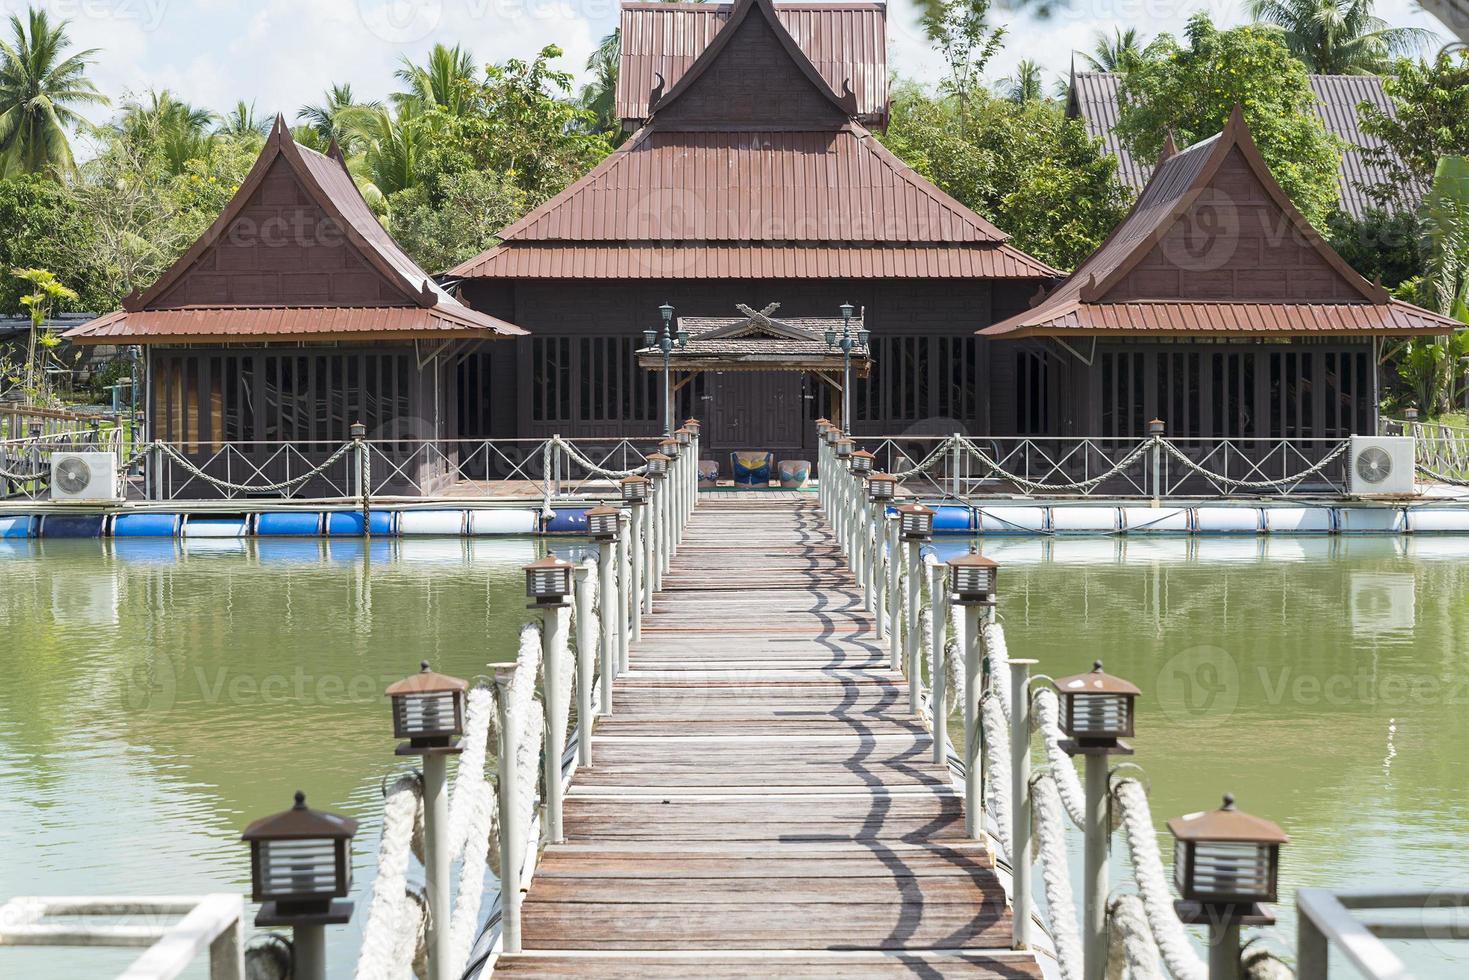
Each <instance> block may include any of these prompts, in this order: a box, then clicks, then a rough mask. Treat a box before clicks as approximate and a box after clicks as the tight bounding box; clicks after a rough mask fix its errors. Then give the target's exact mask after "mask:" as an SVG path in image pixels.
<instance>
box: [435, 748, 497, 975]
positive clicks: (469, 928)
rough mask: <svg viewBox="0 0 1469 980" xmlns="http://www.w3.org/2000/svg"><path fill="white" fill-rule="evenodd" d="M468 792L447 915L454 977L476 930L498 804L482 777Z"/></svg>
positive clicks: (466, 958)
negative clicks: (455, 887)
mask: <svg viewBox="0 0 1469 980" xmlns="http://www.w3.org/2000/svg"><path fill="white" fill-rule="evenodd" d="M466 791H467V792H468V793H469V794H470V795H469V797H468V799H467V800H466V802H465V804H464V810H463V815H464V819H465V822H466V824H467V825H468V826H469V828H470V831H471V832H470V834H469V838H468V841H467V842H466V845H465V848H464V862H463V864H462V865H460V868H459V891H458V894H456V895H455V896H454V911H453V914H452V915H451V916H450V917H449V970H448V973H447V975H448V976H451V977H457V976H459V975H460V974H461V973H463V972H464V967H465V964H467V963H468V962H469V951H470V948H471V947H473V945H474V937H475V935H476V933H478V931H479V907H480V900H481V899H482V898H483V896H484V893H485V871H486V869H487V867H488V863H487V858H488V857H489V850H490V825H491V823H494V822H496V821H497V818H498V816H499V814H498V812H497V811H498V803H497V801H496V799H495V791H494V789H492V788H491V787H490V784H489V783H488V782H486V781H485V780H484V778H483V776H481V778H480V779H479V781H478V782H476V783H473V784H471V785H470V786H469V787H466Z"/></svg>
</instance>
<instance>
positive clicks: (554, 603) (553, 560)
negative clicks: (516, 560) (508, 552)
mask: <svg viewBox="0 0 1469 980" xmlns="http://www.w3.org/2000/svg"><path fill="white" fill-rule="evenodd" d="M575 568H576V566H575V565H573V564H572V563H571V562H569V561H563V560H561V559H560V558H557V557H556V556H555V555H553V554H549V553H548V554H547V555H546V556H545V557H544V558H540V559H537V560H536V561H533V562H531V563H530V564H529V565H526V566H525V596H526V598H527V599H530V600H531V603H530V608H532V609H541V608H545V607H553V608H554V607H559V606H565V605H568V604H569V602H568V599H569V597H570V596H571V589H572V584H571V573H572V571H573V570H574V569H575Z"/></svg>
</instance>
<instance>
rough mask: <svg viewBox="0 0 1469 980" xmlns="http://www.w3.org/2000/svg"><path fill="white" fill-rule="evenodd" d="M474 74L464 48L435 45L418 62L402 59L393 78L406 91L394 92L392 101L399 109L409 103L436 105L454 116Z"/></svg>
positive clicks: (467, 95) (465, 103)
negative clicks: (420, 63)
mask: <svg viewBox="0 0 1469 980" xmlns="http://www.w3.org/2000/svg"><path fill="white" fill-rule="evenodd" d="M478 74H479V73H478V72H477V71H476V70H475V67H474V56H473V55H472V54H470V53H469V52H468V51H466V50H464V49H463V48H461V47H460V46H459V45H457V44H456V45H454V46H453V47H452V48H451V47H447V46H445V45H443V44H435V45H434V47H433V50H432V51H430V52H429V55H428V61H427V62H425V63H424V64H422V65H416V64H414V63H413V62H412V61H410V60H409V59H408V58H407V57H406V56H405V57H404V58H403V60H402V62H401V63H400V65H399V67H398V70H397V71H396V72H394V73H393V77H394V78H396V79H398V81H400V82H402V83H403V84H404V85H406V86H407V91H405V92H400V93H398V94H396V95H394V96H393V97H392V98H393V102H394V103H395V104H396V105H398V106H399V108H400V109H401V108H402V107H403V106H404V105H405V104H407V103H412V104H413V105H412V108H414V109H419V110H425V109H429V108H437V109H440V110H442V111H443V112H445V113H448V114H449V115H451V116H457V115H459V114H461V113H462V112H464V111H465V109H466V108H467V106H468V104H469V98H470V94H471V90H472V88H473V86H474V83H475V81H476V80H477V78H478Z"/></svg>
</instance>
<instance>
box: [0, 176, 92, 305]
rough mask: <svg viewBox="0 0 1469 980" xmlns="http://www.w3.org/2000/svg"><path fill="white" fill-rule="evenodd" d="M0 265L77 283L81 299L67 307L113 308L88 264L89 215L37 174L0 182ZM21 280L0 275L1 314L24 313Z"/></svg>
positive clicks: (65, 192) (60, 187)
mask: <svg viewBox="0 0 1469 980" xmlns="http://www.w3.org/2000/svg"><path fill="white" fill-rule="evenodd" d="M0 228H4V229H5V234H3V235H0V269H16V268H45V269H52V270H55V271H56V273H57V274H58V275H59V276H60V277H61V278H62V279H63V281H65V282H69V283H71V284H73V285H74V286H75V288H76V289H77V291H78V292H79V293H80V298H79V300H78V302H77V304H76V305H75V306H67V307H65V309H66V310H67V311H76V310H105V309H111V308H112V303H113V297H112V295H111V291H110V288H109V286H108V283H107V282H106V279H105V277H104V276H102V275H99V274H98V273H97V272H96V271H95V270H94V269H93V268H92V267H91V266H90V265H89V263H88V262H87V259H86V256H87V255H88V254H89V253H90V252H91V249H92V242H91V240H92V237H93V233H94V232H93V227H92V221H91V216H90V215H88V214H87V213H86V212H84V211H82V210H81V209H79V208H77V207H75V206H74V203H73V200H72V197H71V194H70V193H69V191H68V189H67V188H66V187H64V186H63V185H61V184H59V183H58V182H56V181H55V180H52V179H51V178H49V177H45V176H42V175H40V174H20V175H17V176H15V177H11V178H7V179H4V180H0ZM23 291H24V288H23V283H22V282H21V281H20V280H18V279H16V278H15V277H13V276H4V277H0V313H4V314H5V315H7V316H11V315H16V314H19V313H21V312H23V310H24V307H23V305H22V304H21V302H20V297H21V294H22V292H23Z"/></svg>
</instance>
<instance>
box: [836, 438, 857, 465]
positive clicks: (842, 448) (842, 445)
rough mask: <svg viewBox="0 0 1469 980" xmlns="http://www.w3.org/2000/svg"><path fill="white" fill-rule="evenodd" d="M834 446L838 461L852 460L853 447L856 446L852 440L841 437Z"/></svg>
mask: <svg viewBox="0 0 1469 980" xmlns="http://www.w3.org/2000/svg"><path fill="white" fill-rule="evenodd" d="M832 445H833V446H834V447H836V453H837V459H850V458H851V456H852V446H853V445H855V444H854V443H853V442H852V440H851V439H848V438H847V437H846V436H841V437H840V438H838V439H837V440H836V442H834V443H832Z"/></svg>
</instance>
